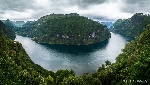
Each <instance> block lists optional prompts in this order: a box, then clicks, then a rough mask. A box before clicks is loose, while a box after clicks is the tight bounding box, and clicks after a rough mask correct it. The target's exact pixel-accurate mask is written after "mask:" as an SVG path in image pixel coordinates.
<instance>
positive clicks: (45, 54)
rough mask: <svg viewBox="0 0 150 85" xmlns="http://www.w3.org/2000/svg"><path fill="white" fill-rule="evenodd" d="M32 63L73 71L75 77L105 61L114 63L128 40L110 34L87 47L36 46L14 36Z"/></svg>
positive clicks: (96, 67) (23, 38) (26, 39)
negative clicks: (107, 37)
mask: <svg viewBox="0 0 150 85" xmlns="http://www.w3.org/2000/svg"><path fill="white" fill-rule="evenodd" d="M15 40H16V41H19V42H20V43H21V44H22V45H23V47H24V49H25V50H26V52H27V54H28V55H29V56H30V58H31V60H33V62H34V63H36V64H39V65H41V66H42V67H43V68H45V69H47V70H52V71H54V72H56V71H57V70H60V69H68V70H70V69H73V70H74V72H75V73H76V74H77V75H82V74H83V73H85V72H88V73H92V72H95V71H96V70H97V69H98V67H99V66H101V64H104V63H105V61H106V60H109V61H111V62H115V58H116V56H117V55H118V54H120V53H121V49H122V48H124V45H125V43H126V42H128V41H130V38H127V37H122V36H121V35H118V34H114V33H111V38H110V39H109V40H106V41H104V42H102V43H96V44H94V45H89V46H66V45H48V44H38V43H36V42H34V41H32V40H31V39H30V38H28V37H22V36H18V35H17V36H16V39H15Z"/></svg>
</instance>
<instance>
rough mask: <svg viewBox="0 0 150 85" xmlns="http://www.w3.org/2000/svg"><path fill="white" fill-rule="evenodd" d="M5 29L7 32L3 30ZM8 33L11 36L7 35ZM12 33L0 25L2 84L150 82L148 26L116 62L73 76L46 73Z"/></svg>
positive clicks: (137, 84) (63, 72)
mask: <svg viewBox="0 0 150 85" xmlns="http://www.w3.org/2000/svg"><path fill="white" fill-rule="evenodd" d="M5 30H7V31H5ZM7 32H10V33H7ZM11 33H12V34H13V32H12V31H10V30H9V29H8V27H6V26H5V25H4V24H3V23H2V22H1V23H0V47H1V48H0V84H1V85H4V84H5V85H6V84H7V85H39V84H40V85H116V84H118V85H123V84H128V85H129V84H133V85H141V84H143V85H145V84H149V81H150V76H149V75H150V64H149V62H150V53H149V52H150V47H149V46H150V24H149V25H147V27H146V28H145V30H144V32H143V33H142V34H141V35H140V36H139V37H137V38H136V40H135V41H131V42H130V43H127V44H126V46H125V48H124V49H123V50H122V53H121V54H120V55H118V56H117V57H116V62H115V63H111V62H109V61H105V64H102V66H101V67H99V69H98V70H97V72H95V73H93V74H91V75H88V73H85V74H83V75H82V76H76V75H75V73H74V71H73V70H58V71H57V72H56V73H54V72H52V71H47V70H45V69H43V68H42V67H41V66H39V65H37V64H35V63H33V62H32V61H31V59H30V58H29V56H28V55H27V53H26V52H25V50H24V49H23V47H22V45H21V44H20V43H19V42H16V41H14V40H12V39H13V38H11V37H9V36H10V35H11Z"/></svg>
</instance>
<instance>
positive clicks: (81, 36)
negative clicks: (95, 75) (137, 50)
mask: <svg viewBox="0 0 150 85" xmlns="http://www.w3.org/2000/svg"><path fill="white" fill-rule="evenodd" d="M18 34H19V35H24V36H30V37H32V38H33V40H34V41H36V42H39V43H49V44H66V45H88V44H93V43H97V42H101V41H104V40H106V39H108V38H110V36H111V35H110V32H109V31H108V29H107V27H106V26H104V25H102V24H99V23H98V22H96V21H93V20H91V19H88V18H86V17H84V16H80V15H79V14H76V13H70V14H50V15H47V16H43V17H41V18H40V19H38V20H37V21H36V22H33V23H30V24H25V25H24V27H23V28H22V29H19V30H18Z"/></svg>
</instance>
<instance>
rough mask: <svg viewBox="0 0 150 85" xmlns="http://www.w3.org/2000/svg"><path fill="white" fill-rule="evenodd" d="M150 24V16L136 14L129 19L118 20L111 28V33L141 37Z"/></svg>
mask: <svg viewBox="0 0 150 85" xmlns="http://www.w3.org/2000/svg"><path fill="white" fill-rule="evenodd" d="M149 23H150V15H149V14H143V13H136V14H134V15H133V16H132V17H131V18H128V19H118V20H117V21H116V22H115V23H114V25H113V26H112V27H111V28H110V31H112V32H114V33H118V34H121V35H124V36H129V37H137V36H139V35H140V34H141V33H142V32H143V31H144V30H145V28H146V26H147V25H148V24H149Z"/></svg>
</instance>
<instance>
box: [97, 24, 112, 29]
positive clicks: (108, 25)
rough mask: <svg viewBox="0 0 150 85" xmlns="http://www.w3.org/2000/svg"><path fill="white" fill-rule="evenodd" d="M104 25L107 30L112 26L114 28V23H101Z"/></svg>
mask: <svg viewBox="0 0 150 85" xmlns="http://www.w3.org/2000/svg"><path fill="white" fill-rule="evenodd" d="M100 23H101V24H103V25H106V26H107V28H108V29H109V28H110V27H111V26H113V22H100Z"/></svg>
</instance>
